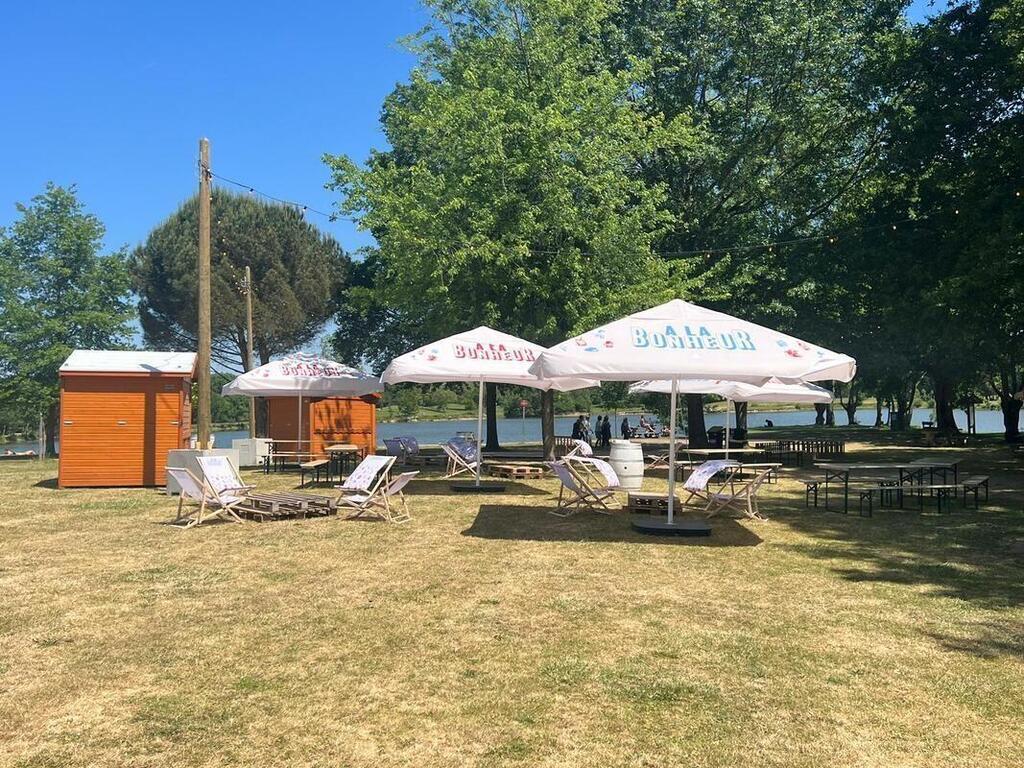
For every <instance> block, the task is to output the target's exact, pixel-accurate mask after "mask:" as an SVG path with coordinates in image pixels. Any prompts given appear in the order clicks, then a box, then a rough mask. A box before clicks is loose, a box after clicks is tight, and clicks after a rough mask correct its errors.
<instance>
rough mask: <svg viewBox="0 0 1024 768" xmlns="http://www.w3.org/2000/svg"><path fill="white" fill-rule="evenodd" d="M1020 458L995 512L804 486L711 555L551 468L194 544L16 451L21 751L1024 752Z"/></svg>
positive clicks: (8, 494) (4, 635)
mask: <svg viewBox="0 0 1024 768" xmlns="http://www.w3.org/2000/svg"><path fill="white" fill-rule="evenodd" d="M858 448H859V449H860V450H862V451H867V450H873V451H874V454H872V455H875V454H877V455H887V454H885V452H887V451H895V450H898V447H896V446H892V445H881V446H866V445H863V446H858ZM1013 462H1014V460H1013V459H1010V458H1008V457H1007V456H1006V454H1005V451H1002V450H1001V449H998V448H994V447H993V448H990V449H981V450H978V451H974V452H972V453H971V455H970V456H969V458H968V463H969V468H970V469H972V470H982V469H985V470H987V471H992V472H993V473H994V475H993V485H994V487H996V488H999V489H1002V490H1001V492H999V493H997V494H995V495H994V497H993V503H992V504H991V505H990V506H989V507H988V508H987V509H984V510H982V511H981V512H979V513H975V512H973V511H970V512H962V511H957V512H955V513H953V514H945V515H942V516H939V515H936V514H934V512H929V513H927V514H925V515H923V516H919V515H918V514H917V513H916V512H909V511H908V512H895V511H889V510H886V511H883V512H880V513H876V516H875V517H874V518H872V519H861V518H856V517H844V516H842V515H839V514H835V513H824V512H821V511H814V510H806V509H804V507H803V500H802V494H801V492H800V490H799V488H798V486H797V484H796V483H795V482H793V481H792V480H784V481H783V483H781V484H780V485H779V486H772V487H771V488H770V489H769V493H768V497H767V499H766V501H765V503H764V505H763V506H764V509H765V511H766V512H768V513H769V514H770V516H771V519H770V520H769V521H767V522H750V523H748V522H740V521H732V520H719V521H717V522H716V524H715V531H714V535H713V537H712V538H711V539H709V540H705V541H684V542H666V541H660V540H651V539H645V538H642V537H640V536H638V535H635V534H633V533H631V532H630V531H629V528H628V523H627V521H626V520H625V519H624V518H622V517H621V516H617V517H611V518H608V517H599V516H596V515H582V516H577V517H576V518H572V519H569V520H561V519H558V518H555V517H552V516H551V515H548V514H547V513H546V511H545V510H546V509H547V508H550V500H551V496H550V493H551V491H552V490H553V489H554V485H553V483H552V482H550V481H545V482H538V483H531V484H521V485H516V486H515V487H514V488H513V489H512V491H513V492H511V493H508V494H506V495H502V496H485V497H475V498H474V497H452V496H450V495H448V494H447V493H446V484H445V483H443V482H442V481H440V480H437V479H426V480H422V481H419V482H417V483H415V484H414V485H413V488H412V492H413V495H412V496H411V498H410V503H411V507H412V511H413V517H414V519H413V522H412V523H410V524H408V525H405V526H395V527H393V526H386V525H383V524H377V523H372V522H356V521H349V522H346V521H341V520H309V521H296V522H283V523H268V524H255V523H253V524H246V525H241V526H239V525H214V526H209V527H206V528H204V529H199V530H194V531H187V532H182V531H177V530H172V529H169V528H167V527H166V526H164V525H161V522H162V521H165V520H167V519H168V518H169V517H170V516H171V514H172V512H173V508H174V503H173V502H172V501H170V500H168V499H167V498H166V497H164V496H162V495H160V494H159V493H157V492H156V491H153V490H100V491H98V490H73V491H72V490H68V491H59V490H56V489H55V488H54V487H53V478H54V477H55V475H56V465H55V463H52V462H42V463H39V462H9V463H7V464H0V488H2V489H3V493H2V494H0V546H2V550H0V765H3V766H125V765H131V766H175V768H179V767H180V766H226V765H260V766H276V765H282V766H283V765H288V766H435V765H436V766H465V765H479V766H504V765H523V766H679V765H694V766H736V765H745V766H880V767H881V766H968V765H969V766H1019V765H1021V764H1024V740H1022V739H1021V737H1020V734H1021V732H1022V728H1024V686H1022V681H1024V585H1022V584H1024V561H1022V560H1021V559H1017V558H1016V557H1015V556H1014V555H1012V554H1011V553H1010V552H1009V549H1008V545H1009V543H1010V542H1011V541H1012V540H1015V539H1018V538H1021V539H1024V515H1022V512H1021V499H1022V498H1024V489H1022V487H1021V485H1022V484H1021V481H1020V477H1019V475H1020V471H1019V469H1017V468H1016V467H1015V466H1014V464H1013ZM253 478H254V479H255V480H256V481H257V482H259V483H260V485H261V486H267V487H269V486H278V487H285V486H287V485H288V484H290V483H294V482H295V478H294V477H290V476H287V475H276V476H271V477H270V478H265V477H264V476H263V475H253ZM647 485H648V486H649V487H650V489H652V490H653V489H657V488H659V487H663V486H664V481H663V479H659V478H650V479H648V481H647Z"/></svg>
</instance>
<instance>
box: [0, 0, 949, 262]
mask: <svg viewBox="0 0 1024 768" xmlns="http://www.w3.org/2000/svg"><path fill="white" fill-rule="evenodd" d="M928 8H929V4H928V3H927V2H922V0H917V2H915V4H914V7H913V9H912V11H911V14H910V15H911V18H915V19H918V18H921V17H922V16H923V15H924V13H926V12H928ZM426 21H427V16H426V14H425V12H424V11H423V9H422V8H421V6H420V5H419V3H418V2H417V0H376V2H373V1H371V2H351V1H350V0H333V1H332V0H321V1H318V2H312V1H310V2H304V1H300V2H292V3H278V2H272V3H271V2H251V1H250V2H210V0H207V1H206V2H192V1H191V0H177V1H176V2H171V3H155V2H139V1H138V0H135V1H134V2H112V1H109V2H108V1H106V0H105V1H104V2H96V3H83V2H78V1H76V2H72V1H71V0H51V1H48V2H18V3H9V4H7V7H5V9H4V13H3V24H2V25H0V66H2V71H3V73H4V77H3V82H4V88H3V93H2V95H0V98H2V103H3V106H4V115H3V119H2V120H0V225H2V224H5V223H8V222H10V221H11V220H12V219H13V218H15V216H16V212H15V211H14V203H15V202H17V201H27V200H28V199H29V198H30V197H32V196H33V195H35V194H37V193H38V192H39V191H40V190H42V188H43V186H44V185H45V183H46V182H47V181H48V180H53V181H55V182H57V183H59V184H71V183H75V184H77V185H78V188H79V192H80V196H81V198H82V200H83V201H84V202H85V204H86V206H87V207H88V208H89V210H90V211H92V212H93V213H95V214H96V215H97V216H99V217H100V219H101V220H102V221H103V222H104V223H105V224H106V225H107V230H108V231H107V246H108V247H111V248H113V247H117V246H119V245H122V244H124V245H129V246H134V245H135V244H137V243H139V242H140V241H141V240H143V239H144V238H145V236H146V234H147V233H148V232H149V230H150V229H152V228H153V227H154V226H155V225H156V224H158V223H159V222H160V221H162V220H163V219H164V218H166V217H167V216H169V215H170V214H171V213H172V212H173V211H174V210H175V208H176V207H177V206H178V204H179V203H180V202H181V201H182V200H184V199H185V198H187V197H188V196H189V195H191V194H193V192H194V191H195V189H196V181H197V175H196V157H197V152H198V150H197V142H198V139H199V137H200V136H204V135H205V136H207V137H208V138H209V139H210V140H211V142H212V167H213V169H214V171H215V172H218V173H220V174H222V175H224V176H227V177H230V178H234V179H239V180H241V181H245V182H247V183H249V184H252V185H253V186H255V187H256V188H257V189H260V190H263V191H265V192H267V193H269V194H273V195H275V196H278V197H282V198H286V199H289V200H295V201H298V202H302V203H305V204H307V205H310V206H312V207H315V208H318V209H320V210H324V211H330V210H331V204H332V202H333V199H334V197H333V196H332V194H331V193H329V192H327V191H326V190H324V189H323V185H324V183H325V182H326V181H327V171H326V168H325V166H324V165H323V163H322V162H321V160H320V158H321V155H322V154H323V153H324V152H332V153H345V154H349V155H350V156H352V157H353V158H354V159H356V160H358V161H362V160H363V159H365V157H366V156H367V154H368V152H369V150H370V149H371V148H372V147H375V146H377V147H380V146H382V144H383V137H382V135H381V133H380V129H379V121H378V117H379V112H380V106H381V103H382V102H383V99H384V97H385V96H386V95H387V94H388V93H389V92H390V91H391V90H392V88H393V87H394V85H395V83H396V82H399V81H402V80H404V79H405V78H406V76H407V74H408V72H409V69H410V67H411V66H412V65H413V57H411V56H410V55H409V54H408V53H406V52H405V51H404V50H403V49H402V47H401V46H400V44H399V43H398V42H397V41H398V39H399V38H400V37H402V36H403V35H407V34H410V33H413V32H415V31H416V30H418V29H419V28H421V27H422V26H423V25H424V24H425V23H426ZM312 220H313V221H316V222H317V223H318V224H319V225H320V226H322V227H323V228H324V229H326V230H327V231H329V232H331V233H332V234H334V235H335V236H336V237H337V238H338V239H339V240H340V241H341V243H342V245H343V246H344V247H345V248H346V249H349V250H353V249H355V248H357V247H359V246H360V245H364V244H366V243H367V242H369V238H368V236H367V235H365V234H363V233H357V232H356V230H355V227H354V225H352V224H350V223H347V222H341V221H339V222H335V223H328V222H327V221H325V220H323V219H320V218H319V217H312Z"/></svg>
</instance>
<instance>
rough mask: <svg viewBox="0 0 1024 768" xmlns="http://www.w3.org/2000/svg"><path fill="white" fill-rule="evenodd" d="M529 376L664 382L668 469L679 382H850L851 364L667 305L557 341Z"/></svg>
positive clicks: (693, 308) (779, 336)
mask: <svg viewBox="0 0 1024 768" xmlns="http://www.w3.org/2000/svg"><path fill="white" fill-rule="evenodd" d="M530 370H531V372H533V373H534V374H535V375H536V376H537V377H538V378H541V379H559V378H562V377H587V378H593V379H601V380H609V381H636V380H638V379H664V380H668V381H670V382H671V387H670V394H671V401H670V406H669V413H670V419H671V423H672V429H671V431H670V432H669V466H670V467H674V466H675V459H676V395H677V393H678V392H679V384H680V382H681V381H684V380H686V379H729V380H732V381H743V382H750V383H753V384H764V383H765V382H767V381H768V380H769V379H772V378H777V379H780V380H782V381H786V382H801V381H824V380H828V379H835V380H837V381H849V380H850V379H852V378H853V376H854V374H855V373H856V372H857V362H856V361H855V360H854V359H853V358H852V357H849V356H848V355H842V354H839V353H837V352H832V351H830V350H828V349H824V348H823V347H819V346H815V345H814V344H808V343H807V342H805V341H801V340H800V339H797V338H794V337H793V336H788V335H786V334H784V333H779V332H778V331H773V330H771V329H770V328H765V327H764V326H760V325H757V324H755V323H750V322H747V321H746V320H740V319H739V318H736V317H732V316H731V315H726V314H724V313H722V312H715V311H714V310H710V309H706V308H704V307H700V306H697V305H696V304H691V303H689V302H687V301H682V300H681V299H673V300H672V301H669V302H666V303H665V304H661V305H659V306H657V307H652V308H651V309H646V310H643V311H641V312H637V313H636V314H633V315H629V316H628V317H624V318H622V319H621V320H616V321H615V322H612V323H608V324H607V325H602V326H601V327H599V328H595V329H593V330H591V331H587V332H586V333H583V334H580V335H579V336H576V337H574V338H572V339H569V340H567V341H564V342H562V343H561V344H558V345H556V346H554V347H552V348H551V349H549V350H547V351H545V352H544V353H543V354H542V355H540V357H538V358H537V361H536V362H535V363H534V364H533V365H532V366H531V368H530ZM668 484H669V489H668V491H669V496H668V522H669V524H671V523H672V516H673V505H674V497H675V472H674V471H673V472H669V481H668Z"/></svg>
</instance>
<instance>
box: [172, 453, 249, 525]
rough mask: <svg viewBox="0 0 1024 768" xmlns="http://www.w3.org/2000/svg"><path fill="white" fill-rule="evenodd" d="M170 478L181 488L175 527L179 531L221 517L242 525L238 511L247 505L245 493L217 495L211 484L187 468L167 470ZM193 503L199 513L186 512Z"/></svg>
mask: <svg viewBox="0 0 1024 768" xmlns="http://www.w3.org/2000/svg"><path fill="white" fill-rule="evenodd" d="M167 475H168V476H169V477H172V478H174V481H175V482H176V483H177V484H178V486H179V487H180V488H181V494H180V495H179V496H178V514H177V517H175V518H174V520H173V521H172V522H171V525H174V526H177V527H179V528H194V527H195V526H197V525H199V524H200V523H203V522H205V521H207V520H212V519H213V518H216V517H219V518H221V519H223V520H229V521H232V522H235V523H240V522H242V518H240V517H239V516H238V513H237V512H236V511H235V507H237V506H238V505H239V504H241V503H242V502H243V501H245V495H244V489H242V488H239V489H234V490H233V491H217V490H215V489H214V488H213V487H212V486H211V485H210V483H209V482H206V481H204V480H200V479H199V478H198V477H196V476H195V475H193V474H192V473H191V472H189V471H188V470H187V469H185V468H184V467H167ZM186 501H190V502H192V503H193V504H195V505H197V506H198V509H189V510H186V509H185V502H186Z"/></svg>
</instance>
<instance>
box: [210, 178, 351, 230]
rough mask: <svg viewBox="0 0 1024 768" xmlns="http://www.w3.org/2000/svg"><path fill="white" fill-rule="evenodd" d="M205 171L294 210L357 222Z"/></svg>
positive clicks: (337, 219) (226, 182)
mask: <svg viewBox="0 0 1024 768" xmlns="http://www.w3.org/2000/svg"><path fill="white" fill-rule="evenodd" d="M206 172H207V173H208V174H209V175H210V176H212V177H213V178H215V179H217V180H218V181H222V182H224V183H225V184H231V185H233V186H236V187H238V188H239V189H244V190H246V191H247V192H249V194H253V195H259V196H260V197H262V198H264V199H265V200H272V201H273V202H275V203H280V204H281V205H287V206H289V207H290V208H294V209H295V210H297V211H299V212H300V213H302V214H306V213H315V214H316V215H317V216H323V217H324V218H325V219H327V220H328V221H339V220H340V221H351V222H355V223H358V222H359V219H355V218H352V217H349V216H339V215H338V214H336V213H326V212H325V211H321V210H318V209H316V208H313V207H312V206H310V205H307V204H306V203H297V202H295V201H294V200H286V199H284V198H283V197H276V196H275V195H269V194H267V193H266V192H261V191H260V190H258V189H256V187H254V186H253V185H252V184H246V183H245V182H244V181H237V180H236V179H229V178H228V177H227V176H222V175H221V174H219V173H215V172H214V171H213V170H211V169H210V168H207V169H206Z"/></svg>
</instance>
